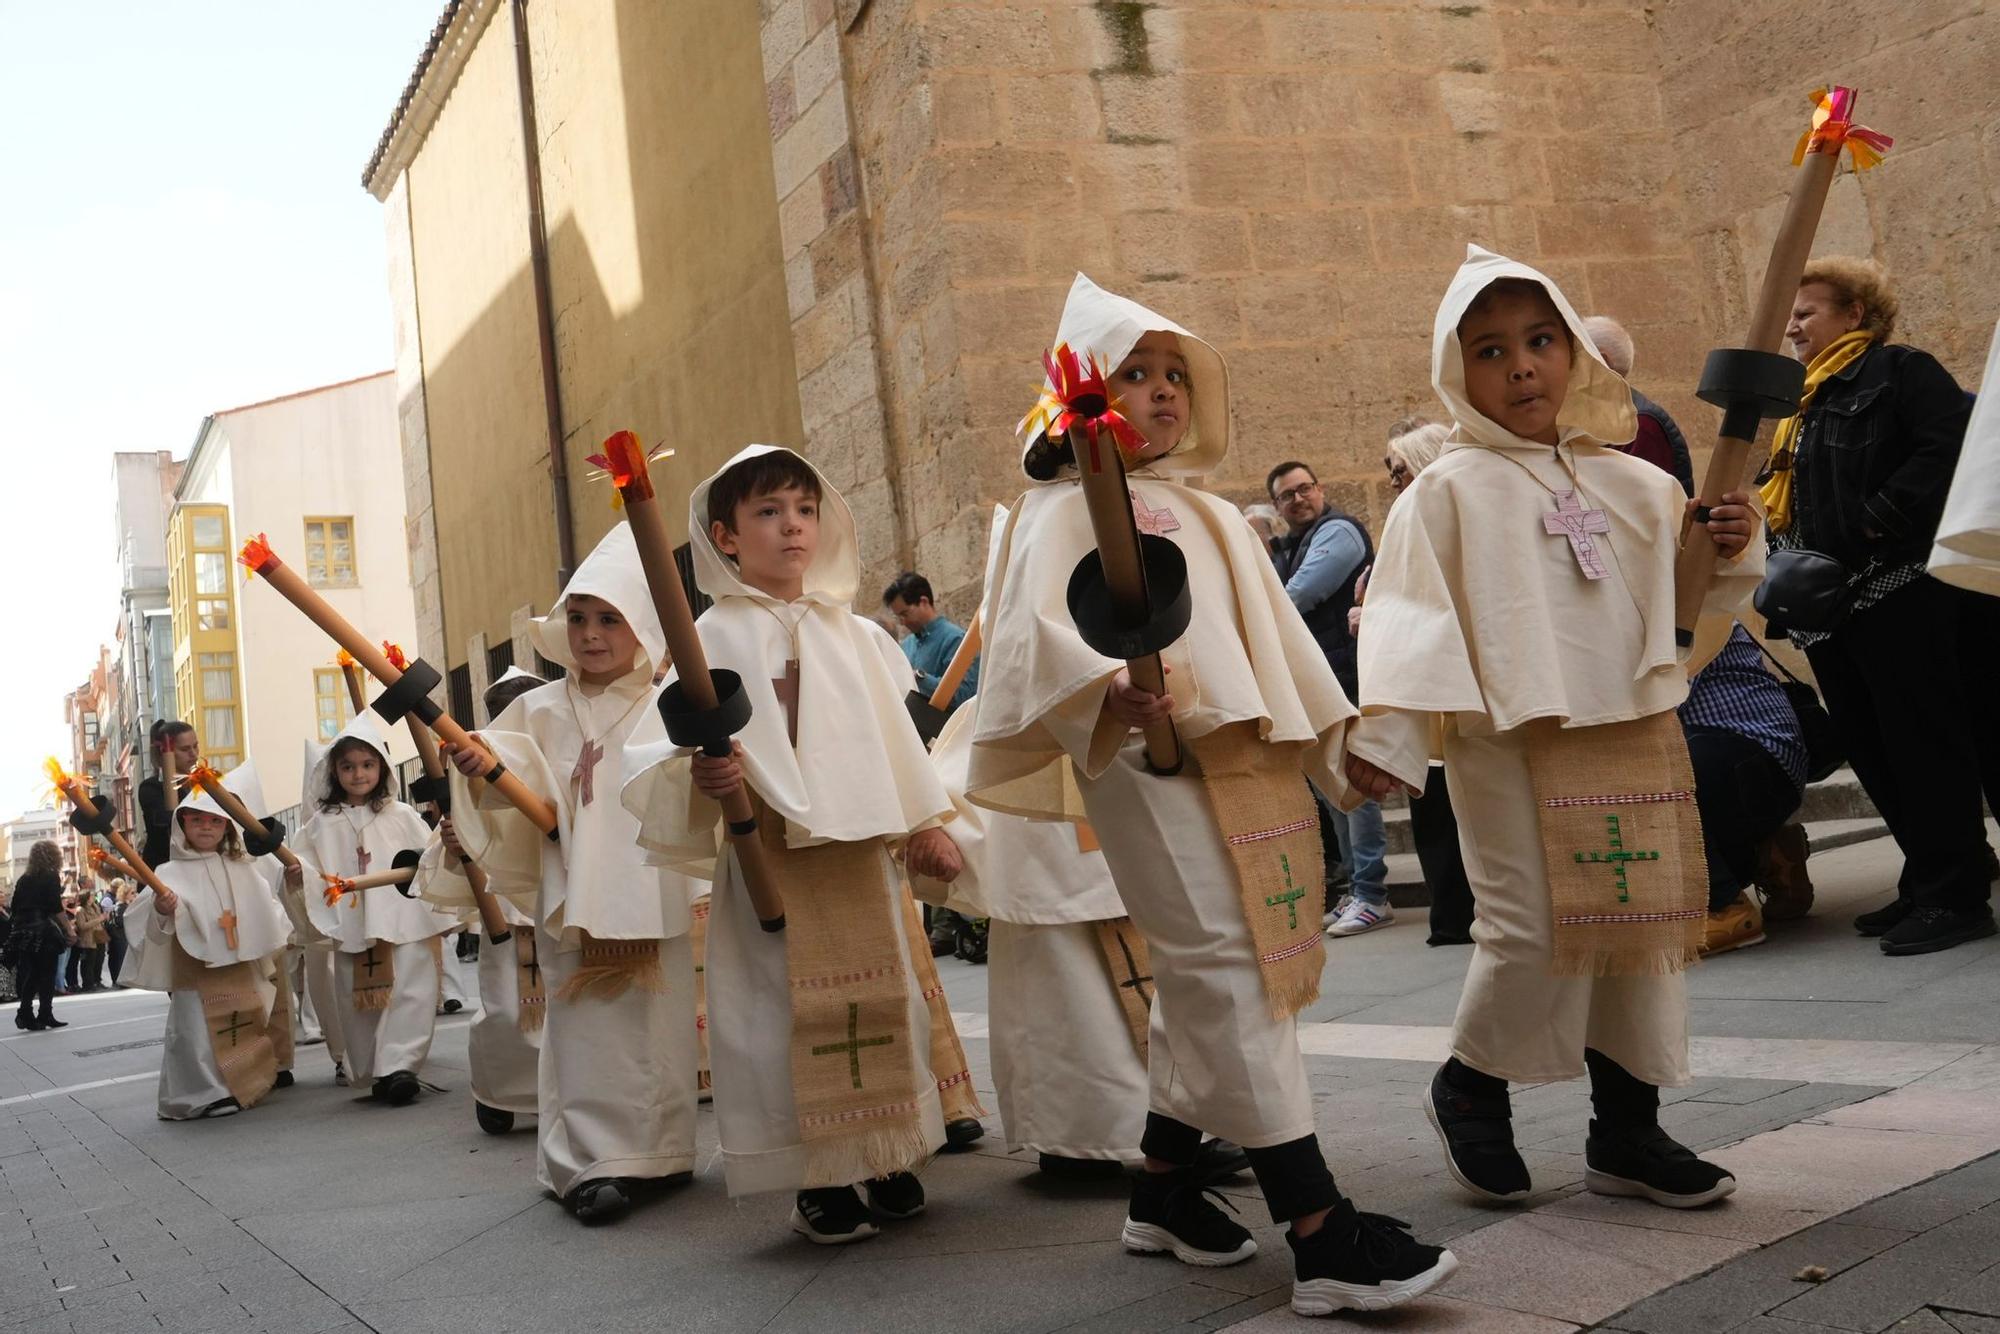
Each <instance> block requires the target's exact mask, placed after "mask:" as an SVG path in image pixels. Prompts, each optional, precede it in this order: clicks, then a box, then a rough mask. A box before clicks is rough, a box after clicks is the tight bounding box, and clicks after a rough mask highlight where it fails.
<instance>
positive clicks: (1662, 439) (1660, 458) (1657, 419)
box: [1624, 389, 1694, 496]
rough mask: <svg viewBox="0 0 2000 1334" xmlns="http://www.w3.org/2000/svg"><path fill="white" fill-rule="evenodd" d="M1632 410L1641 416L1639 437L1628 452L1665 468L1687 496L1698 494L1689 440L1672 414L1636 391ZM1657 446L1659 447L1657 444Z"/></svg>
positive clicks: (1627, 447)
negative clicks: (1695, 492)
mask: <svg viewBox="0 0 2000 1334" xmlns="http://www.w3.org/2000/svg"><path fill="white" fill-rule="evenodd" d="M1632 406H1633V407H1634V408H1635V409H1637V410H1638V413H1639V434H1638V436H1637V437H1636V438H1635V439H1634V440H1633V441H1632V443H1631V444H1629V445H1626V446H1625V447H1624V448H1625V452H1626V453H1627V454H1632V455H1635V456H1637V457H1639V458H1642V459H1644V460H1646V462H1648V463H1651V464H1654V465H1655V466H1657V467H1660V468H1664V469H1665V470H1666V471H1668V472H1670V473H1672V474H1673V475H1674V480H1675V481H1677V482H1679V483H1680V484H1681V491H1682V493H1683V494H1685V495H1690V496H1691V495H1693V494H1694V459H1693V457H1692V456H1691V455H1689V453H1688V444H1687V437H1685V436H1683V435H1682V434H1681V428H1680V427H1678V426H1676V425H1674V419H1673V417H1672V415H1671V414H1669V413H1668V411H1667V410H1666V409H1665V408H1663V407H1661V406H1660V405H1659V404H1658V403H1655V402H1654V401H1653V400H1652V399H1650V398H1647V397H1646V396H1645V395H1644V394H1642V393H1640V392H1639V391H1638V390H1636V389H1634V390H1633V391H1632ZM1656 442H1657V443H1656Z"/></svg>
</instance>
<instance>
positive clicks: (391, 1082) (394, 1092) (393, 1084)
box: [369, 1070, 417, 1107]
mask: <svg viewBox="0 0 2000 1334" xmlns="http://www.w3.org/2000/svg"><path fill="white" fill-rule="evenodd" d="M369 1092H370V1093H371V1094H373V1095H374V1096H375V1098H376V1099H378V1100H379V1101H382V1102H386V1103H388V1104H389V1105H390V1106H391V1107H403V1106H406V1105H408V1104H410V1103H412V1102H415V1101H416V1100H417V1077H416V1076H415V1075H413V1074H411V1073H410V1072H409V1071H408V1070H394V1071H391V1072H390V1073H388V1074H386V1075H383V1076H382V1077H381V1078H380V1079H378V1080H376V1081H375V1083H374V1085H373V1086H372V1087H371V1088H370V1089H369Z"/></svg>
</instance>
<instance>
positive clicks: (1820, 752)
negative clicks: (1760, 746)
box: [1750, 635, 1847, 783]
mask: <svg viewBox="0 0 2000 1334" xmlns="http://www.w3.org/2000/svg"><path fill="white" fill-rule="evenodd" d="M1750 642H1751V643H1753V644H1757V651H1758V652H1759V653H1762V654H1763V655H1764V660H1765V661H1766V662H1768V663H1770V664H1771V666H1772V667H1774V668H1776V669H1777V672H1778V676H1779V681H1778V685H1779V688H1780V689H1782V690H1783V691H1784V692H1785V698H1786V699H1787V700H1789V701H1791V705H1792V712H1793V713H1795V714H1797V715H1798V719H1799V740H1800V741H1801V742H1803V743H1804V745H1805V748H1806V781H1807V782H1809V783H1817V782H1819V781H1820V780H1821V779H1823V778H1825V777H1826V776H1827V775H1828V774H1831V773H1832V772H1833V771H1834V770H1835V769H1838V768H1839V767H1840V766H1841V765H1843V764H1845V763H1847V749H1846V747H1844V746H1842V745H1841V744H1840V733H1839V732H1837V731H1836V730H1834V726H1833V715H1832V714H1830V713H1828V712H1827V711H1826V705H1824V704H1822V703H1820V699H1819V691H1817V690H1815V689H1813V687H1812V686H1811V685H1810V684H1809V683H1807V682H1805V681H1801V680H1800V679H1799V678H1798V677H1796V676H1793V675H1792V673H1791V671H1790V669H1789V668H1787V667H1786V666H1785V664H1784V663H1782V662H1779V661H1778V658H1777V655H1776V654H1774V653H1772V652H1771V650H1770V649H1767V648H1765V647H1764V646H1763V645H1762V644H1758V643H1757V637H1756V636H1755V635H1752V636H1750Z"/></svg>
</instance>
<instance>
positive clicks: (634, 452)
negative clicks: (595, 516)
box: [584, 431, 674, 509]
mask: <svg viewBox="0 0 2000 1334" xmlns="http://www.w3.org/2000/svg"><path fill="white" fill-rule="evenodd" d="M673 452H674V451H673V450H671V449H665V448H661V449H655V450H653V451H652V452H651V453H648V452H647V450H646V446H645V445H644V444H643V443H641V442H640V440H639V436H638V434H637V433H636V432H634V431H614V432H612V433H611V435H610V436H608V437H606V439H605V441H604V445H603V452H601V453H597V454H592V455H590V456H588V457H587V458H585V459H584V462H585V463H588V464H590V465H591V466H592V467H595V468H600V469H602V470H603V472H604V475H605V476H606V477H608V478H610V479H611V485H612V486H614V487H616V488H617V494H616V495H614V496H612V498H611V508H613V509H623V508H624V507H625V502H626V501H628V500H651V499H652V498H653V494H654V493H653V479H652V477H651V476H650V475H649V474H648V473H647V471H646V464H647V463H648V462H649V461H651V460H654V459H663V458H666V457H668V456H669V455H671V454H672V453H673ZM592 480H595V479H592Z"/></svg>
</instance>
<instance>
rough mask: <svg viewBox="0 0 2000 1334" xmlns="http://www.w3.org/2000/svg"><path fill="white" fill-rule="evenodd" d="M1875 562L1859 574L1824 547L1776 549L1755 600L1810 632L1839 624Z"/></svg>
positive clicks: (1783, 621) (1780, 620) (1776, 619)
mask: <svg viewBox="0 0 2000 1334" xmlns="http://www.w3.org/2000/svg"><path fill="white" fill-rule="evenodd" d="M1876 564H1877V562H1875V561H1870V562H1868V567H1867V568H1866V569H1864V570H1862V571H1861V572H1860V573H1859V574H1856V573H1855V572H1853V571H1851V570H1849V569H1848V568H1847V567H1846V566H1845V565H1843V564H1841V563H1840V562H1839V561H1837V560H1835V559H1834V558H1833V557H1831V556H1829V555H1827V554H1826V553H1825V552H1822V551H1803V550H1789V551H1773V552H1772V553H1771V554H1770V555H1769V556H1768V557H1766V558H1765V561H1764V582H1763V583H1761V584H1758V585H1757V591H1756V593H1754V594H1753V595H1752V596H1751V598H1750V603H1751V605H1752V606H1754V607H1755V608H1757V614H1758V615H1760V616H1762V617H1763V618H1764V619H1765V620H1767V621H1769V622H1771V623H1772V624H1773V625H1776V626H1778V627H1779V628H1781V629H1785V630H1804V631H1806V632H1807V633H1809V634H1825V633H1828V632H1830V631H1833V630H1838V629H1839V628H1840V627H1841V625H1842V624H1843V623H1845V622H1846V620H1847V617H1848V615H1849V614H1850V613H1851V612H1852V611H1853V610H1854V599H1855V598H1856V596H1857V595H1859V593H1860V592H1861V585H1862V583H1863V582H1865V581H1866V580H1867V579H1868V577H1869V576H1870V575H1872V574H1874V573H1875V567H1876Z"/></svg>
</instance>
